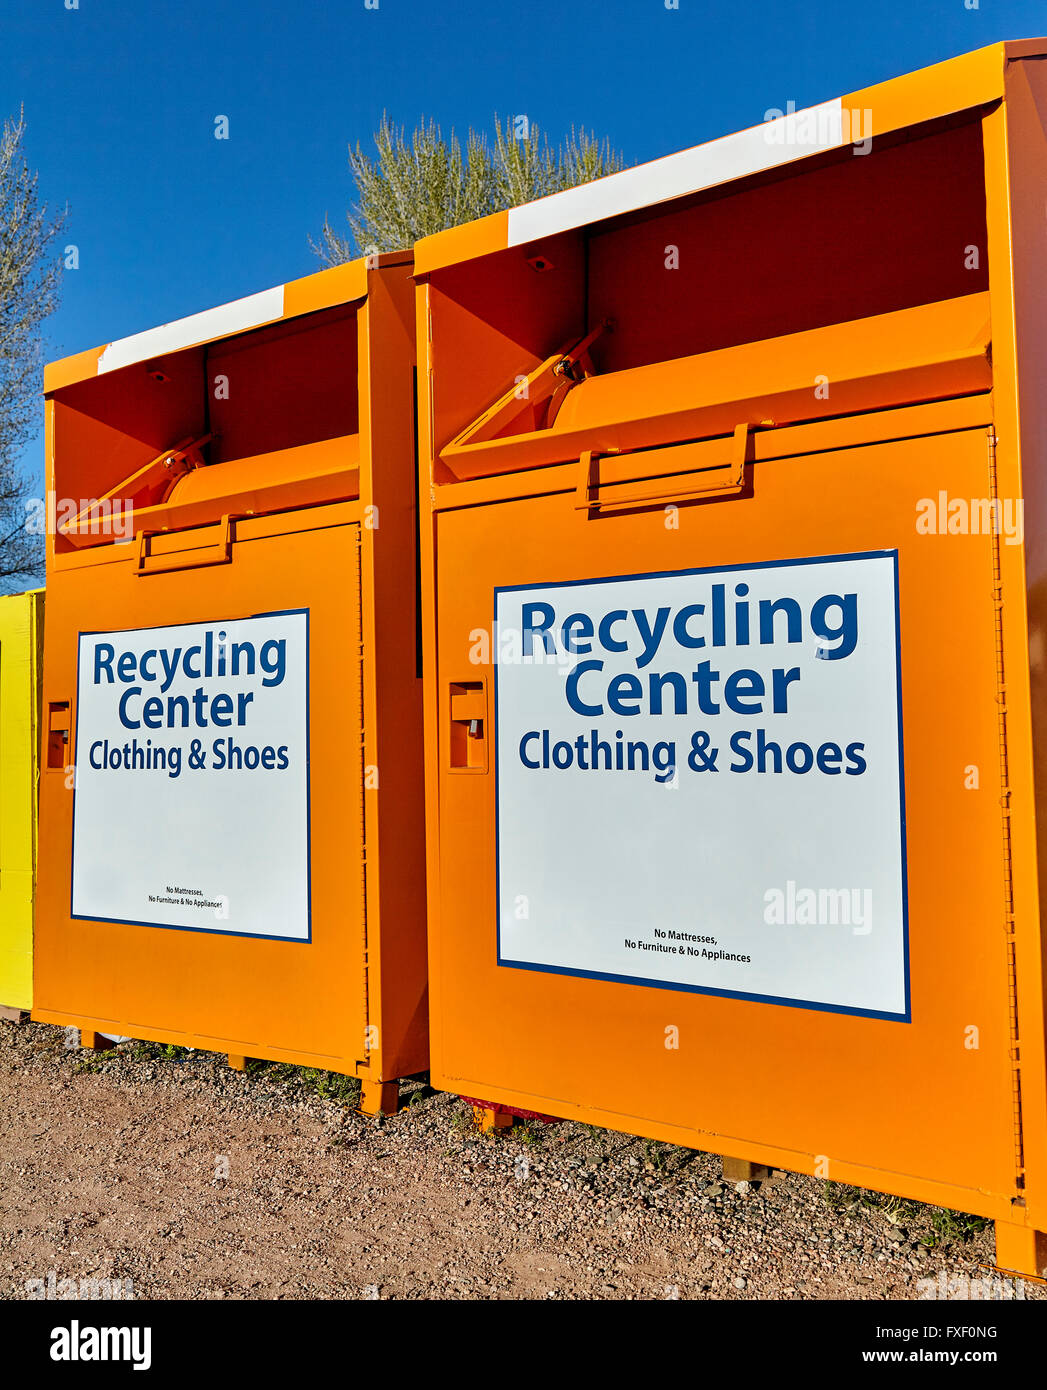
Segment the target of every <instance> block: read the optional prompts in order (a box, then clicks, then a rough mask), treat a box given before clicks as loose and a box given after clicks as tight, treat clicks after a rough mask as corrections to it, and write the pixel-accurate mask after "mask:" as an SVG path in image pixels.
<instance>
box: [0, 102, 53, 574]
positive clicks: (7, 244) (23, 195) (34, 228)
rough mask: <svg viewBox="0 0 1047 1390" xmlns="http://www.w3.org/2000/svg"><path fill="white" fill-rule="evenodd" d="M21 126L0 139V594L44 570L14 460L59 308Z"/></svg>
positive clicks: (33, 412) (49, 238)
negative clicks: (46, 329) (47, 326)
mask: <svg viewBox="0 0 1047 1390" xmlns="http://www.w3.org/2000/svg"><path fill="white" fill-rule="evenodd" d="M24 136H25V121H24V119H23V117H22V115H21V114H19V116H18V119H17V120H6V121H5V122H4V125H3V129H2V131H0V589H11V588H15V587H17V586H18V584H19V583H26V582H31V581H33V580H34V579H37V578H38V577H39V575H40V571H41V567H42V565H43V541H42V537H41V536H40V535H38V534H35V532H36V531H38V530H39V528H32V530H31V529H30V528H28V527H27V526H26V506H25V503H26V498H27V496H28V493H29V483H28V480H27V479H26V477H25V475H24V473H23V471H22V469H21V468H20V466H19V458H20V455H21V452H22V450H23V449H24V448H25V446H26V444H27V443H28V442H29V440H30V439H32V437H33V435H34V434H35V432H36V429H37V426H38V423H39V415H38V412H39V404H40V402H39V392H40V387H41V369H42V366H43V337H42V333H41V325H42V324H43V322H44V320H45V319H46V318H47V316H48V315H49V314H50V313H51V312H52V311H53V310H54V308H55V307H56V306H57V303H58V292H59V282H60V276H61V266H60V263H59V261H58V258H57V257H56V256H54V255H53V254H52V251H51V244H52V242H53V241H54V238H55V237H56V236H57V235H58V232H59V230H60V228H61V225H62V222H63V220H64V219H63V218H62V217H58V218H49V217H48V215H47V208H46V206H44V205H42V204H41V203H40V200H39V194H38V190H37V175H36V173H35V172H34V171H33V170H31V169H30V168H29V165H28V164H27V162H26V159H25V154H24V151H23V146H22V142H23V139H24Z"/></svg>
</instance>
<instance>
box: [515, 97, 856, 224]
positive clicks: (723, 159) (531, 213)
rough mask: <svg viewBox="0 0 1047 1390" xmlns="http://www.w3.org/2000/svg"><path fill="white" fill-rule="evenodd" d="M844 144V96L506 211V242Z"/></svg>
mask: <svg viewBox="0 0 1047 1390" xmlns="http://www.w3.org/2000/svg"><path fill="white" fill-rule="evenodd" d="M846 143H847V141H845V139H844V130H843V98H842V97H836V98H834V100H832V101H826V102H822V103H821V105H820V106H808V107H805V108H804V110H802V111H791V112H790V113H789V114H788V115H787V116H780V117H778V118H777V119H775V120H771V121H764V122H763V123H762V124H761V125H758V126H753V127H752V128H751V129H750V130H740V131H737V132H736V133H735V134H733V135H724V136H723V137H722V138H721V139H719V140H710V141H709V142H708V144H705V145H696V146H695V147H694V148H693V149H689V150H681V151H680V152H679V153H678V154H670V155H666V156H665V158H664V159H654V160H651V162H650V163H649V164H639V165H637V166H636V168H635V169H623V170H622V171H621V172H620V173H617V174H610V175H608V176H607V178H603V179H597V180H596V182H595V183H587V184H582V185H581V186H580V187H578V188H568V189H565V190H564V191H563V192H562V193H553V194H552V195H551V196H550V197H548V198H540V199H539V200H538V201H537V202H534V203H525V204H524V205H523V206H522V207H518V208H511V209H510V210H509V245H510V246H520V245H522V244H523V243H524V242H527V241H534V240H535V239H536V238H538V237H544V236H553V235H555V234H556V233H557V232H566V231H570V230H571V229H572V228H574V227H584V226H586V225H587V224H588V223H590V222H600V221H602V220H603V219H604V218H606V217H617V216H618V215H619V214H621V213H624V212H634V211H636V209H637V208H644V207H650V206H651V205H652V204H655V203H664V202H668V201H669V200H670V199H671V198H682V197H683V196H684V195H685V194H688V193H698V192H700V191H701V190H702V189H703V188H715V187H716V185H717V184H721V183H729V182H731V181H732V180H733V179H742V178H746V177H747V176H748V175H750V174H758V173H761V172H762V171H763V170H764V169H773V168H775V167H776V166H777V165H779V164H791V163H792V162H793V161H794V160H797V159H804V158H806V156H808V155H811V154H817V153H818V152H819V151H820V150H834V149H839V147H840V146H841V145H844V144H846Z"/></svg>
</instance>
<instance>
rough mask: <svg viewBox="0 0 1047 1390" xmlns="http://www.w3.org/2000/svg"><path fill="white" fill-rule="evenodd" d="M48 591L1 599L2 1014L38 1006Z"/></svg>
mask: <svg viewBox="0 0 1047 1390" xmlns="http://www.w3.org/2000/svg"><path fill="white" fill-rule="evenodd" d="M43 635H44V591H43V590H42V589H34V590H32V591H30V592H29V593H25V594H9V595H6V596H4V597H2V598H0V1012H2V1013H4V1014H10V1013H12V1012H15V1013H17V1012H19V1011H20V1010H22V1009H28V1008H29V1007H30V1005H31V1004H32V1002H33V886H34V881H35V878H36V790H37V769H38V766H39V764H38V757H37V738H38V731H39V726H40V648H41V644H42V642H43Z"/></svg>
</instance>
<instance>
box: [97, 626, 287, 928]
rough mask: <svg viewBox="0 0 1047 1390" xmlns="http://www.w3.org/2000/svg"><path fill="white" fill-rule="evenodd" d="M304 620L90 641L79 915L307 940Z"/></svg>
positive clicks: (160, 630)
mask: <svg viewBox="0 0 1047 1390" xmlns="http://www.w3.org/2000/svg"><path fill="white" fill-rule="evenodd" d="M308 668H309V629H308V614H307V613H306V612H304V611H297V612H290V613H271V614H265V615H262V616H259V617H251V618H231V619H229V620H227V621H226V620H216V621H214V622H207V623H184V624H180V625H178V626H174V627H153V628H140V629H137V630H133V631H128V632H84V633H81V634H80V651H79V668H78V679H77V709H76V790H75V797H74V802H73V903H72V915H73V916H74V917H81V918H89V919H93V920H100V921H106V922H128V923H135V924H138V925H141V926H153V927H181V928H183V929H186V930H191V931H208V932H222V933H230V934H235V935H244V936H264V937H274V938H282V939H285V940H290V941H308V940H309V939H310V917H309V710H308Z"/></svg>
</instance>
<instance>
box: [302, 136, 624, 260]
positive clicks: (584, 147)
mask: <svg viewBox="0 0 1047 1390" xmlns="http://www.w3.org/2000/svg"><path fill="white" fill-rule="evenodd" d="M374 144H375V155H374V156H373V157H372V156H371V155H368V154H365V153H364V151H363V150H362V149H361V148H360V145H359V144H357V146H356V148H355V149H352V148H350V150H349V170H350V173H351V175H352V179H353V184H354V188H355V192H356V200H355V203H354V206H353V208H352V209H351V210H350V212H349V213H348V216H347V220H348V223H349V235H348V236H345V235H343V234H342V233H341V232H339V231H338V230H337V229H336V228H335V227H333V226H332V225H331V222H330V221H329V219H328V218H326V217H325V218H324V224H323V228H322V229H321V233H320V238H319V241H312V242H311V245H312V248H313V250H314V251H315V252H316V254H317V255H318V256H319V257H320V259H321V261H322V262H323V263H324V264H325V265H338V264H340V263H341V262H342V261H347V260H351V259H352V258H353V257H354V256H363V255H373V254H374V253H375V252H379V251H399V250H402V249H403V248H405V247H408V246H412V245H413V244H414V242H416V241H418V240H419V239H420V238H421V237H424V236H431V235H432V233H434V232H441V231H443V230H444V228H446V227H457V226H459V225H460V224H461V223H462V222H471V221H472V220H473V219H474V218H477V217H485V216H486V215H487V214H488V213H491V212H499V211H501V210H502V209H504V208H510V207H517V206H518V205H519V204H521V203H529V202H531V201H533V200H534V199H535V198H544V197H546V196H547V195H548V194H550V193H558V192H560V190H561V189H564V188H573V187H574V186H575V185H576V184H579V183H588V182H590V181H591V180H592V179H599V178H603V176H604V175H605V174H613V173H616V172H617V171H618V170H619V169H621V168H622V167H623V164H624V161H623V160H622V157H621V155H619V154H618V153H616V152H615V151H613V150H612V149H611V147H610V144H609V142H608V141H606V140H603V141H600V140H598V139H596V137H595V136H593V135H590V134H589V133H588V132H587V131H586V130H584V129H581V130H578V131H576V130H575V129H574V127H573V126H572V128H571V131H570V134H569V135H568V136H567V138H566V139H565V140H564V141H563V143H562V144H561V145H560V146H559V147H558V148H557V149H555V150H554V149H553V148H552V146H551V145H550V144H549V140H548V137H547V136H546V135H545V133H544V131H540V130H539V128H538V126H537V125H535V124H534V122H526V123H525V128H524V129H522V130H520V131H519V132H517V131H515V130H514V129H513V127H512V125H511V124H509V125H506V127H505V128H504V129H503V127H502V124H501V122H500V121H499V119H498V117H497V116H496V117H495V119H494V137H493V140H489V139H488V137H487V135H486V134H483V133H478V132H477V131H474V130H472V129H470V131H469V132H468V134H467V135H466V138H465V145H464V147H463V145H462V142H461V141H460V140H459V139H458V137H457V136H456V135H455V134H454V132H453V131H452V132H451V136H450V139H447V140H445V139H444V137H443V133H442V131H441V129H440V127H439V126H438V125H437V124H436V122H435V121H423V122H422V123H421V125H419V126H417V127H416V129H415V130H414V131H413V132H412V133H411V135H410V136H408V135H407V133H406V131H405V129H404V127H403V126H397V125H395V124H393V123H392V122H391V121H389V119H388V118H387V117H384V116H383V118H382V123H381V125H380V126H379V127H378V129H377V130H376V131H375V135H374Z"/></svg>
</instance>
